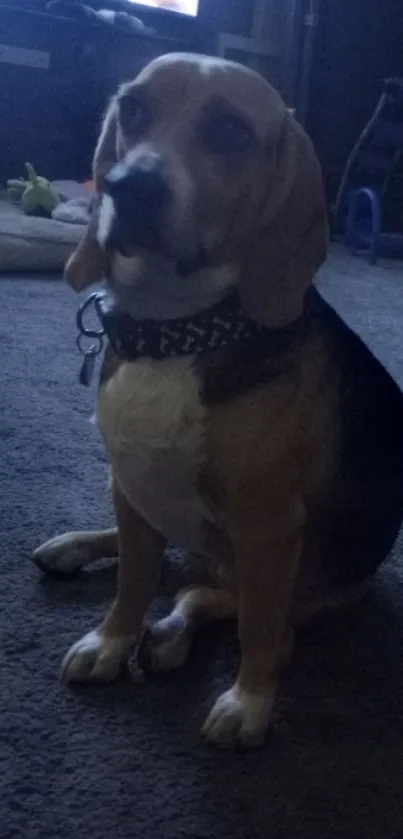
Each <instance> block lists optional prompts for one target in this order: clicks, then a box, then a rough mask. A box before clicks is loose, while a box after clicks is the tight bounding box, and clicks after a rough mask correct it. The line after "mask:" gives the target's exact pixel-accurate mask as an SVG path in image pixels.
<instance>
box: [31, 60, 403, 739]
mask: <svg viewBox="0 0 403 839" xmlns="http://www.w3.org/2000/svg"><path fill="white" fill-rule="evenodd" d="M94 179H95V183H96V186H97V197H96V199H95V203H94V208H93V213H92V219H91V223H90V225H89V228H88V230H87V232H86V234H85V236H84V239H83V241H82V243H81V245H80V246H79V247H78V249H77V252H76V253H75V254H74V255H73V257H72V258H71V260H70V262H69V264H68V266H67V269H66V274H67V279H68V281H69V282H70V283H71V285H73V287H74V288H76V289H77V290H81V289H82V288H84V287H85V286H87V285H89V284H90V283H91V282H93V281H95V280H98V279H99V277H100V275H101V274H105V275H106V277H107V279H108V283H109V286H110V289H111V294H112V298H111V299H112V303H111V304H110V308H109V309H108V305H109V304H107V308H106V309H105V311H104V312H103V323H104V326H105V330H106V333H107V336H108V338H109V339H110V344H109V347H108V349H107V351H106V355H105V358H104V362H103V368H102V373H101V381H100V387H99V395H98V403H97V420H98V424H99V428H100V431H101V434H102V436H103V439H104V442H105V446H106V449H107V452H108V457H109V462H110V467H111V475H112V479H111V484H112V493H113V499H114V508H115V513H116V524H117V527H116V529H111V530H108V531H105V532H86V533H69V534H65V535H63V536H58V537H56V538H54V539H51V540H50V541H48V542H47V543H45V545H42V546H41V547H40V548H38V549H37V551H36V553H35V556H34V558H35V561H36V562H37V563H38V565H39V566H40V567H41V568H45V569H47V570H58V571H60V572H64V573H69V572H71V571H74V570H75V569H77V568H78V567H81V566H83V565H85V564H86V563H89V562H91V561H92V560H94V559H96V558H99V557H106V556H117V555H119V562H118V583H117V596H116V599H115V601H114V603H113V605H112V607H111V608H110V610H109V612H108V614H107V616H106V618H105V620H104V621H103V622H102V624H101V626H99V627H98V628H96V629H94V630H92V631H91V632H89V633H88V634H87V635H85V636H84V638H82V639H81V640H79V641H78V642H76V643H75V644H74V645H73V646H72V648H71V649H70V651H69V652H68V653H67V655H66V657H65V659H64V662H63V665H62V675H63V678H64V680H65V681H66V682H98V681H102V682H109V681H113V680H115V679H116V677H117V676H118V674H119V673H120V671H121V668H122V666H123V665H124V663H125V661H126V659H127V658H128V655H129V652H130V651H131V650H132V649H133V648H139V656H140V662H141V663H142V664H143V666H144V667H145V668H147V667H148V668H151V669H155V670H169V669H171V668H175V667H179V666H181V664H182V663H183V662H184V660H185V658H186V656H187V655H188V652H189V649H190V647H191V644H192V638H193V634H194V632H195V630H196V629H197V628H198V627H199V626H200V625H202V624H203V623H205V622H207V621H210V620H215V619H217V620H218V619H221V618H234V619H236V620H237V625H238V634H239V642H240V666H239V672H238V675H237V677H236V681H235V683H234V684H233V685H232V686H231V687H229V689H228V690H227V691H226V692H225V693H224V694H223V695H221V696H220V697H219V698H218V699H217V701H216V702H215V704H214V705H213V707H212V710H211V711H210V713H209V715H208V717H207V720H206V722H205V724H204V727H203V733H204V735H205V737H206V738H207V740H208V741H210V742H212V743H213V744H216V745H218V746H221V747H226V746H235V745H243V746H255V745H258V744H261V743H262V741H263V740H264V738H265V735H266V731H267V729H268V726H269V722H270V717H271V714H272V709H273V704H274V701H275V695H276V689H277V685H278V679H279V672H280V668H281V664H282V662H283V661H284V659H285V658H286V657H287V655H288V654H289V653H290V648H291V641H292V628H293V627H294V626H296V625H299V624H300V623H301V622H303V621H305V620H307V619H308V618H310V617H312V616H313V615H315V614H318V613H319V612H321V611H323V610H326V609H329V608H334V607H335V606H337V605H341V604H343V603H346V602H349V601H352V600H354V599H356V598H357V597H358V596H359V595H360V593H361V592H362V589H363V585H364V583H365V581H366V580H367V579H368V578H369V577H370V575H371V574H372V573H373V572H374V571H375V570H376V569H377V568H378V566H379V565H380V563H381V562H383V561H384V560H385V558H386V557H387V556H388V554H389V552H390V550H391V548H392V546H393V543H394V541H395V538H396V536H397V533H398V530H399V527H400V523H401V520H402V515H403V396H402V394H401V392H400V390H399V389H398V387H397V385H396V384H395V382H394V381H393V380H392V378H391V377H390V376H389V374H388V373H387V372H386V371H385V369H384V368H383V367H382V366H381V364H380V363H379V362H378V361H377V360H376V359H375V358H374V357H373V356H372V354H371V353H370V351H369V350H368V349H367V348H366V347H365V345H364V344H363V343H362V341H361V340H360V339H359V338H358V337H357V336H356V335H355V334H354V333H353V332H352V331H351V330H350V329H349V328H348V327H347V326H346V324H345V323H344V322H343V321H342V320H341V319H340V318H339V316H338V315H337V314H336V313H335V312H334V311H333V310H332V308H331V307H330V306H329V305H328V304H327V303H326V302H325V301H324V300H323V298H322V297H321V295H320V294H319V292H318V291H317V290H316V289H315V287H314V285H313V278H314V275H315V273H316V271H317V269H318V268H319V266H320V265H321V264H322V262H323V261H324V259H325V256H326V252H327V219H326V208H325V201H324V194H323V185H322V177H321V171H320V166H319V163H318V161H317V159H316V156H315V153H314V150H313V147H312V144H311V142H310V140H309V139H308V137H307V136H306V134H305V132H304V131H303V129H302V128H301V126H300V125H299V124H298V123H297V121H296V120H295V119H294V117H293V116H292V114H291V113H290V112H289V111H288V109H287V108H286V106H285V104H284V103H283V101H282V99H281V98H280V96H279V95H278V94H277V93H276V92H275V91H274V90H273V89H272V87H271V86H270V85H269V84H268V83H267V82H266V81H265V80H264V79H263V78H261V77H260V76H259V75H257V74H256V73H255V72H253V71H252V70H250V69H248V68H246V67H243V66H241V65H238V64H236V63H231V62H227V61H224V60H221V59H217V58H209V57H205V56H195V55H187V54H175V55H169V56H164V57H162V58H158V59H156V60H154V61H153V62H152V63H151V64H150V65H149V66H148V67H146V68H145V69H144V70H142V71H141V72H140V74H139V76H138V77H137V78H136V79H135V81H133V82H131V83H128V84H124V85H123V86H122V87H121V89H120V90H119V92H118V93H117V95H116V97H115V98H114V99H113V101H112V103H111V104H110V107H109V109H108V112H107V114H106V117H105V121H104V124H103V128H102V131H101V135H100V139H99V142H98V145H97V148H96V152H95V161H94ZM102 305H103V304H102ZM133 336H134V337H133ZM167 542H169V543H174V544H176V545H178V546H181V547H182V548H184V549H185V550H186V551H188V552H189V555H192V554H199V555H203V556H205V557H206V559H207V562H208V564H209V567H210V569H211V571H212V574H214V583H212V585H211V586H209V585H199V586H196V585H195V586H193V587H190V588H188V589H186V590H184V591H182V592H180V593H179V594H178V596H177V599H176V602H175V605H174V608H173V611H172V613H171V614H170V615H168V616H167V617H166V618H164V619H163V620H161V621H159V622H158V623H156V624H155V625H154V626H152V627H150V628H149V629H148V630H147V631H145V632H144V626H143V623H144V616H145V613H146V610H147V608H148V606H149V604H150V602H151V601H152V599H153V597H154V595H155V592H156V588H157V583H158V576H159V571H160V567H161V561H162V556H163V553H164V549H165V546H166V544H167Z"/></svg>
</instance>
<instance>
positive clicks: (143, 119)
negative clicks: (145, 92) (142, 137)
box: [119, 94, 151, 133]
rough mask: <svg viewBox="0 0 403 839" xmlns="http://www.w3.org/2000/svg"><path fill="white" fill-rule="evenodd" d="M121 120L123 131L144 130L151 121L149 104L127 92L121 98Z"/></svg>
mask: <svg viewBox="0 0 403 839" xmlns="http://www.w3.org/2000/svg"><path fill="white" fill-rule="evenodd" d="M119 122H120V124H121V126H122V128H123V131H126V132H128V133H130V132H139V131H143V130H144V129H145V128H146V127H147V126H148V125H149V124H150V122H151V114H150V111H149V109H148V108H147V106H146V105H145V104H144V103H143V102H141V101H140V100H139V99H137V98H136V97H135V96H133V95H129V94H127V95H126V96H121V97H120V99H119Z"/></svg>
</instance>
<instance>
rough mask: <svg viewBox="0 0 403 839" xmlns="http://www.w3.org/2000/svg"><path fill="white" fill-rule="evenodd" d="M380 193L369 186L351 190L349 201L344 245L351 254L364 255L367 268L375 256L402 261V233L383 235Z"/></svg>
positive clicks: (386, 233) (372, 262)
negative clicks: (366, 257)
mask: <svg viewBox="0 0 403 839" xmlns="http://www.w3.org/2000/svg"><path fill="white" fill-rule="evenodd" d="M381 217H382V206H381V198H380V195H379V193H378V192H377V191H376V190H375V189H372V188H371V187H361V188H360V189H356V190H355V191H353V192H352V193H351V195H350V198H349V205H348V213H347V221H346V228H345V234H344V244H345V245H346V246H347V247H348V248H349V249H350V250H351V251H352V252H353V253H364V254H366V255H367V256H368V261H369V263H370V265H374V264H375V262H376V261H377V259H378V257H380V256H386V257H395V258H400V259H403V234H402V233H398V232H382V230H381Z"/></svg>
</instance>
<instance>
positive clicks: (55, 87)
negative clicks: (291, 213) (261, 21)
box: [0, 0, 403, 201]
mask: <svg viewBox="0 0 403 839" xmlns="http://www.w3.org/2000/svg"><path fill="white" fill-rule="evenodd" d="M114 2H116V3H117V0H109V2H103V0H92V4H93V5H95V6H96V5H98V6H99V7H101V6H107V5H109V6H111V7H113V3H114ZM22 5H25V7H26V9H28V8H30V9H31V12H28V11H25V12H22V11H17V6H22ZM253 8H254V3H253V0H200V6H199V16H198V18H197V20H193V19H185V18H182V17H181V16H178V15H175V14H164V13H162V12H160V11H158V12H155V10H153V11H154V13H153V11H147V10H146V9H145V8H144V7H142V6H138V7H137V12H138V14H139V16H140V17H141V18H142V19H143V20H144V21H145V22H146V23H149V24H151V25H153V26H154V27H155V28H156V29H157V30H158V34H159V36H160V39H159V40H156V39H146V38H141V37H135V36H131V35H127V34H123V33H122V34H119V33H113V32H112V31H111V30H110V29H108V28H107V27H94V26H93V25H88V24H86V23H83V22H82V23H79V22H76V21H71V20H70V21H69V20H67V19H63V18H59V19H56V18H51V17H49V15H45V16H44V15H42V14H38V12H40V11H44V10H45V3H44V2H43V0H18V3H17V2H15V0H14V2H13V3H11V2H10V0H9V8H8V9H7V8H5V7H2V6H0V35H1V37H0V43H1V42H6V43H14V44H20V45H23V46H27V47H29V48H37V49H43V50H45V51H46V50H48V51H49V52H50V56H51V61H50V68H49V70H47V71H45V70H32V68H24V67H15V66H14V67H13V66H11V65H7V64H0V70H1V73H0V113H1V120H0V148H1V149H2V154H1V156H0V180H4V179H5V178H7V177H10V176H16V175H19V174H20V173H21V169H22V166H23V164H24V162H25V160H26V159H29V160H32V161H33V162H34V163H35V165H36V166H37V168H38V170H39V169H41V170H42V171H43V173H44V174H46V175H47V176H48V177H51V178H55V177H73V178H74V177H75V178H86V177H88V174H89V169H90V159H91V151H92V148H93V145H94V142H95V138H96V134H97V131H98V127H99V121H100V116H101V114H102V111H103V109H104V107H105V104H106V102H107V100H108V97H109V96H110V95H111V94H112V93H113V91H114V90H115V89H116V86H117V85H118V84H119V83H120V82H121V81H122V80H124V79H127V78H130V77H131V76H133V75H135V74H136V72H137V71H138V69H139V68H140V67H141V66H142V65H143V64H144V63H146V62H147V61H148V60H149V59H150V58H152V57H154V56H155V55H157V54H160V53H163V52H166V51H170V50H172V49H190V50H194V51H198V52H199V51H205V52H214V51H215V50H216V44H217V40H216V39H217V34H218V33H219V32H230V33H234V34H241V35H246V36H247V35H248V34H249V33H250V29H251V23H252V17H253ZM268 8H269V21H270V18H271V17H272V19H273V31H275V32H276V38H277V37H278V55H277V58H274V59H271V60H270V61H269V62H268V63H267V73H268V76H269V80H270V81H271V82H272V83H273V84H275V86H277V87H278V88H279V89H280V91H281V92H282V93H283V95H284V96H285V98H286V101H287V104H289V105H296V106H297V113H298V114H299V116H300V117H301V118H303V119H304V121H305V123H306V125H307V128H308V130H309V132H310V133H311V135H312V137H313V140H314V142H315V145H316V148H317V151H318V154H319V157H320V159H321V162H322V164H323V167H324V171H325V179H326V185H327V189H328V195H329V201H331V200H332V198H333V197H334V192H335V189H336V187H337V184H338V182H339V179H340V175H341V172H342V169H343V166H344V164H345V161H346V158H347V155H348V153H349V151H350V149H351V147H352V145H353V143H354V142H355V140H356V138H357V136H358V135H359V133H360V131H361V130H362V128H363V126H364V124H365V123H366V121H367V120H368V119H369V117H370V115H371V113H372V111H373V109H374V107H375V105H376V102H377V100H378V98H379V96H380V92H381V85H382V80H383V79H384V78H385V77H387V76H391V75H392V76H394V75H400V76H403V4H402V3H401V0H382V3H381V2H379V0H268ZM34 9H35V10H36V14H34V13H33V11H32V10H34ZM312 9H314V10H315V11H316V12H318V25H317V26H316V27H315V28H314V29H309V28H308V27H307V26H305V25H304V22H305V15H306V13H307V12H309V11H312ZM307 43H308V48H307V47H306V45H307ZM238 57H242V56H238Z"/></svg>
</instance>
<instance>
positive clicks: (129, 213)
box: [104, 155, 169, 227]
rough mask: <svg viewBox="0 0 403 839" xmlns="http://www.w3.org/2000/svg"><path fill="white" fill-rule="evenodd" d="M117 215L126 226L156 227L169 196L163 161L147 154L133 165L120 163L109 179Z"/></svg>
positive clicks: (106, 182) (107, 185) (109, 192)
mask: <svg viewBox="0 0 403 839" xmlns="http://www.w3.org/2000/svg"><path fill="white" fill-rule="evenodd" d="M104 189H105V192H106V193H107V194H108V195H110V196H111V198H112V199H113V203H114V205H115V211H116V215H117V217H118V219H119V220H122V222H123V223H124V224H125V225H126V224H131V225H134V226H135V227H137V225H138V224H141V226H142V227H143V226H144V227H147V226H152V227H155V225H156V223H157V221H159V219H160V216H161V212H162V210H163V209H164V207H165V205H166V202H167V199H168V197H169V187H168V185H167V182H166V180H165V178H164V175H163V171H162V165H161V161H160V159H159V158H158V157H157V156H156V155H144V156H143V157H141V158H139V160H137V161H136V163H135V164H134V165H133V166H127V165H126V164H125V163H117V164H116V165H115V166H113V168H112V169H111V170H110V172H109V173H108V174H107V176H106V178H105V185H104Z"/></svg>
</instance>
